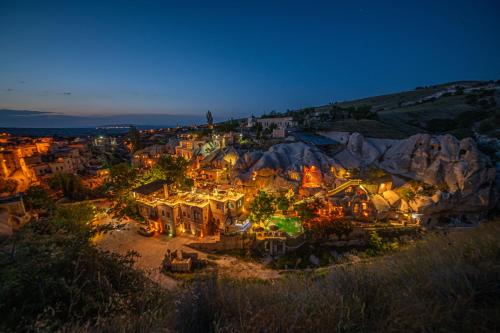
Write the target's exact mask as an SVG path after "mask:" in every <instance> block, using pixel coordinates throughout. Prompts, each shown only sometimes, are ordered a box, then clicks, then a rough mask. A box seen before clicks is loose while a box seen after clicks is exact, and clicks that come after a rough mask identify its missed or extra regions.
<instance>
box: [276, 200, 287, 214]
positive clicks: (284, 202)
mask: <svg viewBox="0 0 500 333" xmlns="http://www.w3.org/2000/svg"><path fill="white" fill-rule="evenodd" d="M276 207H277V208H278V209H279V210H281V211H282V212H283V213H285V212H286V211H287V210H288V208H289V207H290V200H289V199H288V198H287V197H286V196H280V197H279V198H277V199H276Z"/></svg>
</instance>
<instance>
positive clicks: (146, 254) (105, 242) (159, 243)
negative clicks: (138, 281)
mask: <svg viewBox="0 0 500 333" xmlns="http://www.w3.org/2000/svg"><path fill="white" fill-rule="evenodd" d="M110 222H116V221H113V220H112V219H109V218H108V219H104V220H102V221H101V223H110ZM94 241H95V243H96V245H97V246H98V247H100V248H101V249H103V250H108V251H112V252H116V253H120V254H125V253H127V252H128V251H130V250H133V251H136V252H137V253H139V255H140V257H139V258H137V260H136V267H137V268H140V269H142V270H144V271H145V272H146V274H147V275H148V276H149V277H150V278H151V279H152V280H153V281H156V282H158V283H160V284H161V285H163V286H165V287H166V288H169V289H172V288H175V286H176V285H177V281H176V280H175V279H173V278H171V277H168V276H165V275H164V274H162V273H160V265H161V262H162V260H163V257H164V256H165V253H166V252H167V249H170V250H177V249H182V250H184V251H186V252H197V253H198V256H199V257H200V258H206V257H207V254H206V253H204V252H200V251H197V250H194V249H192V248H190V247H187V246H186V244H189V243H193V242H199V241H202V240H201V239H199V238H197V237H192V236H185V235H181V236H177V237H173V238H172V237H168V236H166V235H157V236H153V237H145V236H142V235H140V234H139V233H137V224H136V222H134V221H131V222H128V223H127V224H126V226H125V228H124V229H123V230H116V231H113V232H110V233H107V234H104V235H99V236H97V237H96V238H95V240H94ZM203 241H206V239H205V240H203ZM212 258H213V257H212ZM213 261H214V262H215V263H216V264H217V268H218V273H219V274H221V275H225V276H229V277H232V278H242V279H245V278H259V279H276V278H278V277H279V273H278V272H277V271H275V270H271V269H268V268H266V267H265V266H264V265H261V264H258V263H253V262H246V261H242V260H240V259H237V258H235V257H231V256H216V259H213Z"/></svg>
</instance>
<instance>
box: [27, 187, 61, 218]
mask: <svg viewBox="0 0 500 333" xmlns="http://www.w3.org/2000/svg"><path fill="white" fill-rule="evenodd" d="M23 200H24V203H25V204H26V207H27V208H28V209H30V210H31V209H43V210H46V211H48V212H51V211H52V210H53V209H54V201H53V200H52V199H51V198H50V197H49V195H48V193H47V191H46V190H45V189H44V188H42V187H41V186H30V187H29V188H28V190H27V191H26V193H25V194H24V197H23Z"/></svg>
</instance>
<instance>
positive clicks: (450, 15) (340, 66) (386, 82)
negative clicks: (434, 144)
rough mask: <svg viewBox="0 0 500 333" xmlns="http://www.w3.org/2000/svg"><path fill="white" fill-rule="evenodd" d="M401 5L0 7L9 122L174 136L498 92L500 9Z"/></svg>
mask: <svg viewBox="0 0 500 333" xmlns="http://www.w3.org/2000/svg"><path fill="white" fill-rule="evenodd" d="M402 2H403V1H346V0H344V1H329V2H325V3H323V2H313V1H308V2H307V3H305V2H304V3H298V2H294V3H292V2H291V1H290V2H288V1H282V2H271V1H262V2H259V1H245V2H244V1H228V2H217V1H206V2H203V3H202V2H199V3H197V2H196V1H178V2H167V1H139V0H137V1H129V2H128V1H114V2H111V1H109V2H106V1H90V0H87V1H81V2H77V1H61V2H56V1H33V2H28V1H20V0H19V1H18V0H16V1H7V0H0V50H1V51H0V109H9V110H31V111H44V112H56V113H59V114H58V115H57V116H54V117H55V118H51V116H50V115H53V114H51V113H49V114H48V115H49V116H44V117H39V118H37V119H43V121H42V120H36V123H37V124H39V126H40V127H50V126H79V125H82V126H87V125H92V124H93V123H96V124H99V123H102V122H103V121H105V122H107V123H109V122H113V121H120V122H121V121H123V122H127V121H128V120H129V119H134V122H135V123H142V124H151V122H155V125H158V124H159V123H162V122H164V125H172V124H169V123H168V122H171V120H169V119H170V118H169V117H168V116H165V115H169V114H170V115H176V117H175V119H176V121H177V122H178V121H179V119H185V120H186V122H191V121H193V119H198V118H202V117H203V115H204V113H205V112H206V110H211V111H212V112H213V113H214V115H215V117H216V120H221V119H227V118H229V117H241V116H247V115H250V114H255V115H258V114H261V113H263V112H268V111H271V110H276V111H284V110H286V109H288V108H290V109H295V108H300V107H306V106H314V105H322V104H327V103H329V102H333V101H341V100H348V99H355V98H359V97H366V96H370V95H379V94H384V93H390V92H397V91H401V90H410V89H413V88H415V87H416V86H419V85H429V84H435V83H444V82H449V81H455V80H489V79H495V80H497V79H500V43H499V38H500V1H495V0H491V1H486V0H484V1H480V0H479V1H460V0H455V1H436V0H434V1H404V2H405V3H404V4H402ZM0 113H3V114H4V115H3V116H2V115H1V114H0V126H2V125H3V126H26V124H27V122H26V121H28V123H29V117H31V115H32V113H23V116H16V115H14V116H12V113H13V112H12V111H8V112H7V111H0ZM153 114H154V115H153ZM117 115H120V117H119V118H118V117H117ZM140 115H143V116H140ZM68 116H78V117H68ZM101 117H103V118H101ZM127 117H129V118H127ZM56 118H57V119H59V120H60V119H63V120H62V122H57V121H55V119H56ZM51 119H54V121H51ZM64 119H65V120H64ZM68 119H69V120H68ZM181 122H182V121H181Z"/></svg>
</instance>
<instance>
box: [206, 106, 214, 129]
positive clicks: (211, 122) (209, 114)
mask: <svg viewBox="0 0 500 333" xmlns="http://www.w3.org/2000/svg"><path fill="white" fill-rule="evenodd" d="M207 124H208V128H213V126H214V117H213V116H212V112H211V111H210V110H208V111H207Z"/></svg>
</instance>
